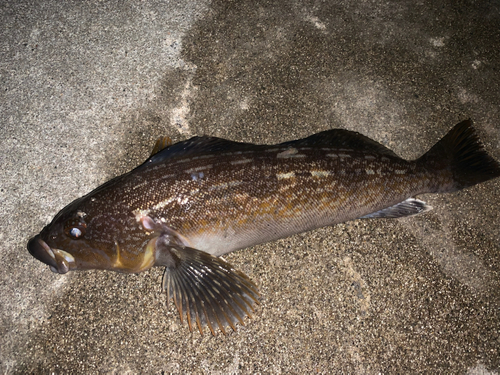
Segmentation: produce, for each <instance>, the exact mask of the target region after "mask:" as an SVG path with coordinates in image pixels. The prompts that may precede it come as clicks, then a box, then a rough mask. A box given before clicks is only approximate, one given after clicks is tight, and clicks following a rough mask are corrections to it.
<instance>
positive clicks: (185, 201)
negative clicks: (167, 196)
mask: <svg viewBox="0 0 500 375" xmlns="http://www.w3.org/2000/svg"><path fill="white" fill-rule="evenodd" d="M187 202H189V197H184V198H181V197H178V198H177V203H179V204H181V205H182V204H186V203H187Z"/></svg>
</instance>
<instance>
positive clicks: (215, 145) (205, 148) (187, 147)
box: [147, 136, 269, 163]
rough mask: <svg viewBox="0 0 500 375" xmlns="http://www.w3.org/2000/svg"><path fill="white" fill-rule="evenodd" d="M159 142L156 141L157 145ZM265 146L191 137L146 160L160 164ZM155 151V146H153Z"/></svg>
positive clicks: (264, 146)
mask: <svg viewBox="0 0 500 375" xmlns="http://www.w3.org/2000/svg"><path fill="white" fill-rule="evenodd" d="M158 142H159V140H158V141H157V143H158ZM266 147H269V146H266V145H254V144H252V143H242V142H234V141H228V140H226V139H222V138H217V137H208V136H202V137H193V138H190V139H188V140H186V141H182V142H178V143H176V144H174V145H171V146H166V147H165V148H163V149H161V150H160V151H157V152H156V153H155V154H152V155H151V157H150V158H149V159H148V160H147V161H148V162H149V163H157V162H162V161H164V160H166V159H170V158H173V157H179V156H183V157H188V156H190V155H203V154H213V153H217V152H231V151H245V150H258V149H259V148H266ZM155 149H156V146H155Z"/></svg>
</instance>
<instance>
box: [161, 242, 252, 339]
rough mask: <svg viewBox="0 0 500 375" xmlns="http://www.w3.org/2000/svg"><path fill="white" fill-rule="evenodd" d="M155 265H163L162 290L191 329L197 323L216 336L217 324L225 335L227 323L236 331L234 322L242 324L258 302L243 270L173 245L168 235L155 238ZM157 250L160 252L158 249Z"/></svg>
mask: <svg viewBox="0 0 500 375" xmlns="http://www.w3.org/2000/svg"><path fill="white" fill-rule="evenodd" d="M156 247H157V254H159V255H158V256H157V263H156V264H157V265H164V266H166V269H165V273H164V274H163V289H164V290H165V291H166V292H167V298H168V300H169V301H170V298H172V299H173V300H174V303H175V306H176V307H177V310H178V311H179V314H180V317H181V322H183V320H184V316H186V320H187V322H188V325H189V329H190V331H193V325H194V324H196V325H197V326H198V329H199V331H200V333H201V334H203V330H202V327H203V326H205V325H208V328H209V329H210V331H211V332H212V334H213V335H214V336H215V330H216V329H217V327H219V328H220V330H221V331H222V332H223V333H224V334H225V333H226V330H225V327H227V326H228V325H229V326H230V327H231V328H232V329H233V330H236V326H235V325H236V322H240V323H241V324H242V325H245V323H244V320H243V319H244V318H245V316H248V317H250V318H251V317H252V315H251V313H250V312H251V311H254V308H253V305H254V304H255V303H258V298H259V293H258V291H257V287H256V285H255V284H254V283H253V282H252V281H251V280H250V279H249V278H248V277H247V276H246V275H245V274H243V273H242V272H239V271H237V270H235V269H234V268H233V267H232V266H231V265H230V264H229V263H227V262H225V261H224V260H222V259H220V258H217V257H215V256H213V255H210V254H208V253H205V252H203V251H200V250H196V249H193V248H190V247H185V246H182V245H178V244H172V243H171V242H170V241H169V239H168V238H165V237H163V236H160V237H159V238H158V239H156ZM158 250H159V251H158Z"/></svg>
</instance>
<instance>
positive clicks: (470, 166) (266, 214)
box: [41, 121, 500, 271]
mask: <svg viewBox="0 0 500 375" xmlns="http://www.w3.org/2000/svg"><path fill="white" fill-rule="evenodd" d="M455 154H457V155H458V156H457V155H455ZM499 170H500V169H499V168H498V164H497V163H496V162H495V161H494V160H493V159H491V158H490V157H489V156H488V155H487V154H486V153H485V152H484V150H483V149H482V147H481V145H480V143H479V142H478V139H477V136H476V135H475V132H474V130H473V128H472V125H471V123H470V122H467V121H465V122H463V123H461V124H459V125H457V126H456V127H455V128H454V129H453V130H451V131H450V133H449V134H448V135H447V136H446V137H445V138H444V139H443V140H441V141H440V142H439V143H438V144H436V146H434V148H433V149H431V151H429V152H428V153H427V154H425V155H424V156H423V157H422V158H420V159H418V160H416V161H406V160H403V159H401V158H399V157H398V156H396V155H395V154H394V153H393V152H392V151H390V150H388V149H387V148H385V147H384V146H382V145H380V144H378V143H376V142H374V141H373V140H370V139H368V138H366V137H364V136H362V135H360V134H358V133H354V132H349V131H346V130H331V131H326V132H323V133H320V134H317V135H313V136H311V137H309V138H305V139H303V140H298V141H292V142H286V143H283V144H280V145H270V146H266V145H252V144H244V143H237V142H231V141H226V140H221V139H218V138H209V137H201V138H196V137H195V138H193V139H191V140H188V141H185V142H181V143H178V144H175V145H173V146H168V147H167V148H165V149H164V150H162V151H160V152H159V153H157V154H156V155H154V156H152V157H151V158H150V159H148V160H147V161H146V162H145V163H144V164H143V165H141V166H139V167H138V168H136V169H134V170H133V171H131V172H129V173H127V174H125V175H122V176H120V177H117V178H115V179H114V180H111V181H109V182H108V183H106V184H104V185H102V186H101V187H99V188H98V189H96V190H95V191H93V192H91V193H90V194H88V195H87V196H85V197H83V198H80V199H79V200H77V201H75V202H73V203H72V204H70V205H69V206H68V207H66V208H65V209H63V210H62V211H61V212H60V213H59V214H58V215H57V216H56V218H55V219H54V221H53V223H52V224H51V225H50V226H48V227H47V228H45V229H44V231H43V232H42V234H41V238H42V239H43V240H44V241H46V243H47V244H48V246H50V247H55V248H65V249H70V250H71V253H72V254H74V256H75V258H77V259H78V258H86V259H85V262H87V263H88V265H87V266H85V267H84V266H83V262H82V264H80V266H81V267H84V268H113V267H111V266H109V265H107V264H108V263H109V262H113V259H115V258H116V251H117V249H118V247H119V249H120V256H121V257H122V258H123V259H124V261H130V262H133V261H134V259H135V258H137V262H142V258H141V253H142V252H144V251H145V248H146V244H147V243H148V241H149V240H150V239H151V238H152V237H151V236H152V234H151V233H149V231H147V230H145V228H144V227H143V225H142V224H141V218H144V217H149V218H151V219H153V221H155V222H161V223H162V224H163V225H165V226H166V227H168V228H170V229H172V230H173V231H175V232H176V233H178V234H179V235H181V236H183V241H184V242H186V241H187V245H189V246H191V247H193V248H196V249H199V250H203V251H206V252H209V253H211V254H214V255H221V254H224V253H227V252H230V251H233V250H236V249H239V248H243V247H247V246H251V245H254V244H257V243H261V242H266V241H271V240H275V239H278V238H281V237H285V236H288V235H291V234H294V233H299V232H303V231H306V230H310V229H313V228H318V227H321V226H325V225H332V224H335V223H339V222H343V221H347V220H351V219H355V218H359V217H362V216H364V215H367V214H370V213H372V212H375V211H378V210H381V209H383V208H386V207H389V206H392V205H394V204H397V203H399V202H402V201H404V200H405V199H407V198H409V197H412V196H415V195H418V194H421V193H426V192H437V191H440V192H443V191H453V190H456V189H458V188H461V187H464V185H465V186H469V185H471V184H474V183H478V182H481V181H485V180H487V179H490V178H493V177H496V176H498V174H499ZM77 211H78V212H83V213H84V214H85V217H84V220H85V222H86V225H87V228H86V234H85V239H84V240H82V239H79V240H77V241H74V240H73V241H71V240H68V238H67V235H65V234H64V233H62V231H61V228H60V227H61V226H64V223H66V222H67V221H68V220H72V219H74V216H75V213H76V212H77ZM49 232H50V235H49ZM67 251H68V250H67ZM128 258H130V260H127V259H128ZM77 265H78V261H77ZM122 271H123V270H122Z"/></svg>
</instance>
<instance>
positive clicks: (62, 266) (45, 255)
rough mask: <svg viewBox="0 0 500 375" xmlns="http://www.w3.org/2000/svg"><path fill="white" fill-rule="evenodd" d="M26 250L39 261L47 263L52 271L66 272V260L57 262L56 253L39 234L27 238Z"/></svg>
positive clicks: (67, 268) (67, 267)
mask: <svg viewBox="0 0 500 375" xmlns="http://www.w3.org/2000/svg"><path fill="white" fill-rule="evenodd" d="M28 251H29V252H30V254H31V255H33V256H34V257H35V258H36V259H38V260H39V261H40V262H42V263H45V264H46V265H48V266H49V267H50V270H51V271H52V272H55V273H66V272H68V271H69V266H68V264H67V262H64V261H62V262H61V261H59V262H58V260H57V257H56V253H55V252H54V251H53V250H52V249H51V248H50V246H49V245H47V244H46V243H45V241H44V240H42V239H41V238H40V235H36V236H35V237H33V238H32V239H31V240H29V242H28Z"/></svg>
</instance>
